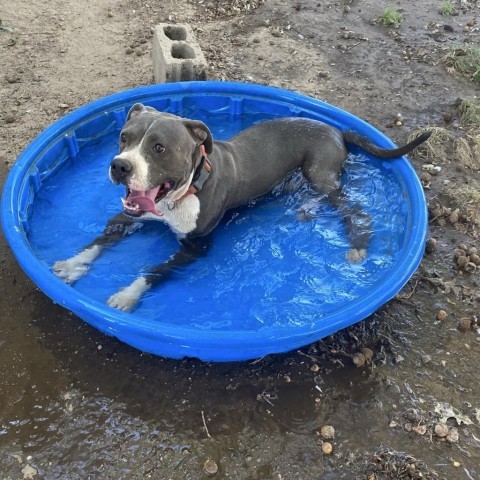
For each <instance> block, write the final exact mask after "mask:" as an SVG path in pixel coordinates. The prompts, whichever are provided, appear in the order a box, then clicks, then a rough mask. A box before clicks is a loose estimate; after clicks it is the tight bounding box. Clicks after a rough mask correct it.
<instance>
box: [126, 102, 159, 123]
mask: <svg viewBox="0 0 480 480" xmlns="http://www.w3.org/2000/svg"><path fill="white" fill-rule="evenodd" d="M156 111H157V110H155V109H154V108H153V107H146V106H145V105H143V104H142V103H136V104H135V105H134V106H133V107H132V108H131V109H130V110H129V111H128V113H127V122H128V121H129V120H130V119H131V118H135V117H136V116H137V115H140V114H141V113H145V112H156Z"/></svg>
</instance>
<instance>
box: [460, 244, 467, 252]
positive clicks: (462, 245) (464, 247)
mask: <svg viewBox="0 0 480 480" xmlns="http://www.w3.org/2000/svg"><path fill="white" fill-rule="evenodd" d="M458 248H459V249H460V250H463V251H465V252H466V251H467V250H468V247H467V246H466V245H465V244H464V243H460V244H459V245H458Z"/></svg>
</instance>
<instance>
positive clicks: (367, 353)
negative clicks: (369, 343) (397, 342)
mask: <svg viewBox="0 0 480 480" xmlns="http://www.w3.org/2000/svg"><path fill="white" fill-rule="evenodd" d="M362 353H363V356H364V357H365V360H366V361H367V362H369V361H370V360H371V359H372V358H373V355H374V353H373V350H371V349H370V348H362Z"/></svg>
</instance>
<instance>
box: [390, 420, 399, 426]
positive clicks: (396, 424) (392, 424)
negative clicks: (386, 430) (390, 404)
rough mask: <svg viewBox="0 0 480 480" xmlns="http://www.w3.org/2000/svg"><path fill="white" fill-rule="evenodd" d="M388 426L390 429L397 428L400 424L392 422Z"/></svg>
mask: <svg viewBox="0 0 480 480" xmlns="http://www.w3.org/2000/svg"><path fill="white" fill-rule="evenodd" d="M388 426H389V427H390V428H395V427H398V423H397V422H396V421H395V420H391V421H390V423H389V424H388Z"/></svg>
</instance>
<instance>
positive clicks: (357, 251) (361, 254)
mask: <svg viewBox="0 0 480 480" xmlns="http://www.w3.org/2000/svg"><path fill="white" fill-rule="evenodd" d="M366 256H367V250H366V249H365V248H352V249H351V250H349V251H348V252H347V260H348V261H349V262H350V263H360V262H361V261H362V260H364V259H365V257H366Z"/></svg>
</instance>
